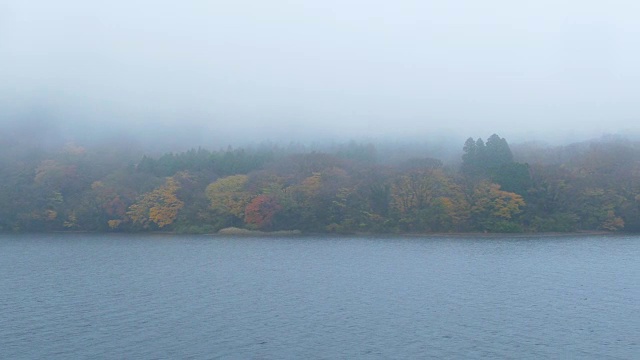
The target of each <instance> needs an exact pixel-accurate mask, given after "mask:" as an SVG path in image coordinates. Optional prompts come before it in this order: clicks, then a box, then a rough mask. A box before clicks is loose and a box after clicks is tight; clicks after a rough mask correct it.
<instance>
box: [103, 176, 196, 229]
mask: <svg viewBox="0 0 640 360" xmlns="http://www.w3.org/2000/svg"><path fill="white" fill-rule="evenodd" d="M178 189H180V185H179V184H178V182H177V181H176V179H174V178H173V177H170V178H167V180H166V181H165V184H164V185H162V186H159V187H157V188H155V189H153V190H152V191H150V192H148V193H145V194H143V195H142V196H141V197H140V198H139V199H138V201H136V202H135V203H134V204H133V205H131V206H129V211H128V212H127V215H128V216H129V218H130V219H131V220H132V221H133V223H135V224H140V225H142V226H143V227H144V228H148V227H149V226H150V225H151V224H156V225H157V226H158V227H159V228H162V227H165V226H167V225H170V224H171V223H173V221H174V220H175V219H176V217H177V216H178V211H179V210H180V209H182V207H183V206H184V203H183V202H182V201H180V199H178V197H177V196H176V192H177V191H178ZM109 226H112V224H111V223H109Z"/></svg>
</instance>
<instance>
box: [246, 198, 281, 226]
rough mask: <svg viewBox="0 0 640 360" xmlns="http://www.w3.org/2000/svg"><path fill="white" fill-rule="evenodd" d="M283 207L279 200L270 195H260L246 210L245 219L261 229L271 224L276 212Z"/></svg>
mask: <svg viewBox="0 0 640 360" xmlns="http://www.w3.org/2000/svg"><path fill="white" fill-rule="evenodd" d="M280 209H282V206H280V204H278V202H277V201H276V200H275V199H274V198H272V197H270V196H268V195H258V196H256V197H255V198H253V200H251V202H250V203H249V205H247V207H246V208H245V210H244V221H245V222H246V223H247V224H249V225H254V226H256V227H258V228H260V229H264V228H268V227H269V226H271V221H272V220H273V217H274V216H275V214H276V213H277V212H278V211H280Z"/></svg>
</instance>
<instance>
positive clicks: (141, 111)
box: [0, 0, 640, 146]
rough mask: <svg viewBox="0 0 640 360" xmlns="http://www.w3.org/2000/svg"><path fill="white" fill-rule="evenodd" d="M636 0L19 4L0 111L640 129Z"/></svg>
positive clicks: (432, 127)
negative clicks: (637, 95) (561, 0)
mask: <svg viewBox="0 0 640 360" xmlns="http://www.w3.org/2000/svg"><path fill="white" fill-rule="evenodd" d="M639 10H640V4H638V3H635V2H631V1H612V2H608V3H607V4H606V5H605V4H603V3H601V2H596V1H580V2H578V1H566V2H564V3H562V4H559V3H557V2H555V1H554V2H552V1H548V0H544V1H538V2H535V3H534V4H521V3H520V4H516V3H513V2H508V1H498V0H490V1H488V2H483V3H477V2H472V1H470V0H459V1H450V2H445V3H442V2H423V1H409V0H405V1H399V2H394V3H388V2H379V1H367V2H364V1H352V2H348V3H344V2H339V1H334V0H330V1H324V2H321V3H318V2H312V1H300V2H295V3H292V2H287V1H280V0H276V1H271V2H269V3H264V2H257V1H251V0H244V1H233V2H225V1H220V2H206V1H185V2H180V3H173V2H163V1H150V0H138V1H127V2H125V1H121V0H116V1H111V2H108V3H100V4H96V3H87V2H82V1H78V0H61V1H56V2H47V1H36V0H32V1H30V0H23V1H17V0H8V1H5V2H3V3H2V4H0V59H1V60H0V65H2V66H0V77H1V78H2V79H3V81H2V83H1V84H0V123H1V124H4V125H5V129H7V128H8V126H9V125H10V124H22V125H21V126H22V128H23V130H22V132H26V133H29V132H30V131H31V132H34V133H39V134H40V135H41V136H59V137H65V136H66V137H70V138H77V137H88V138H89V139H91V138H93V137H95V138H100V137H102V138H105V137H108V136H112V137H118V138H122V137H129V138H131V139H146V140H149V139H156V140H157V141H164V142H166V143H168V144H170V143H172V142H175V144H182V143H190V144H191V145H192V146H198V145H204V146H207V145H208V144H220V146H226V145H242V144H246V143H249V142H261V141H275V142H289V141H302V142H310V141H315V140H318V141H331V140H336V141H345V140H348V139H356V140H363V139H364V140H366V139H371V140H386V141H395V140H400V139H409V140H411V141H414V140H415V139H421V138H424V139H429V138H434V139H437V138H455V139H458V138H466V137H468V136H473V137H483V138H484V137H487V136H489V135H490V134H491V133H494V132H496V133H499V134H500V135H501V136H503V137H506V138H507V139H509V140H510V141H516V142H517V141H526V140H540V141H548V142H552V143H553V142H562V141H568V140H584V139H587V138H593V137H598V136H600V135H602V134H638V130H637V126H636V125H635V123H637V120H638V117H639V116H638V114H640V103H638V102H637V101H636V94H637V93H638V91H639V90H640V81H639V80H640V68H638V67H637V63H638V62H639V60H640V51H639V50H638V49H640V46H638V45H640V40H639V39H638V38H637V36H635V34H637V33H638V31H639V30H640V24H639V23H638V22H637V21H636V20H637V19H636V16H635V14H637V13H638V11H639Z"/></svg>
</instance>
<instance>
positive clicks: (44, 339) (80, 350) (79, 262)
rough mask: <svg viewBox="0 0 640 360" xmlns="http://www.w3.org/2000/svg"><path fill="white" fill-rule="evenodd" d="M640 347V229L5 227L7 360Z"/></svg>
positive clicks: (575, 354)
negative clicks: (389, 231) (331, 233)
mask: <svg viewBox="0 0 640 360" xmlns="http://www.w3.org/2000/svg"><path fill="white" fill-rule="evenodd" d="M430 357H431V358H473V359H476V358H492V359H493V358H517V359H523V358H529V359H540V358H575V359H609V358H610V359H632V358H638V357H640V237H638V236H622V235H619V236H522V237H514V236H481V237H478V236H476V237H474V236H430V237H391V238H390V237H382V236H380V237H312V236H303V237H285V238H271V237H266V238H255V237H244V238H243V237H240V238H232V237H219V236H178V235H175V236H170V235H87V234H43V235H0V358H2V359H96V358H105V359H125V358H126V359H217V358H222V359H225V358H228V359H235V358H238V359H253V358H260V359H289V358H291V359H307V358H309V359H336V358H339V359H351V358H366V359H369V358H371V359H377V358H379V359H392V358H398V359H408V358H414V359H415V358H430Z"/></svg>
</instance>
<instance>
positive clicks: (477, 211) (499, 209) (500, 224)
mask: <svg viewBox="0 0 640 360" xmlns="http://www.w3.org/2000/svg"><path fill="white" fill-rule="evenodd" d="M524 206H525V202H524V199H522V196H520V195H518V194H516V193H512V192H508V191H503V190H500V185H498V184H493V183H490V182H486V181H483V182H481V183H480V184H478V186H476V188H475V189H474V191H473V199H472V207H471V214H472V218H473V220H474V222H476V224H477V225H479V227H480V228H481V229H482V230H489V231H498V232H500V231H517V230H518V229H519V226H518V225H517V224H515V223H513V222H512V220H513V217H514V216H515V215H517V214H519V213H520V212H521V211H522V207H524Z"/></svg>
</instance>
